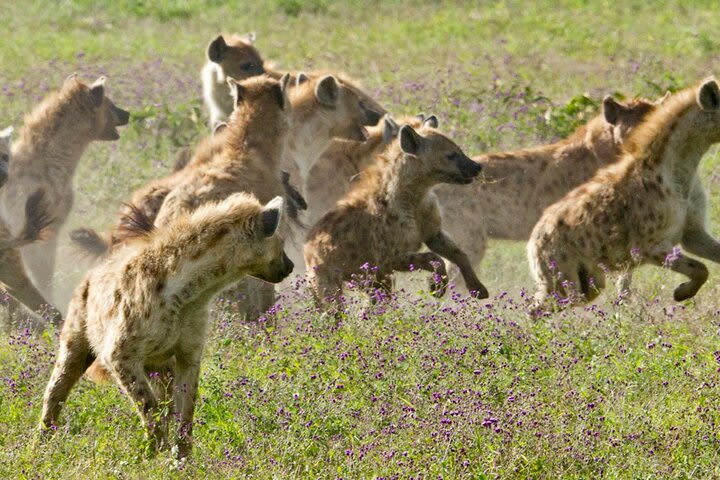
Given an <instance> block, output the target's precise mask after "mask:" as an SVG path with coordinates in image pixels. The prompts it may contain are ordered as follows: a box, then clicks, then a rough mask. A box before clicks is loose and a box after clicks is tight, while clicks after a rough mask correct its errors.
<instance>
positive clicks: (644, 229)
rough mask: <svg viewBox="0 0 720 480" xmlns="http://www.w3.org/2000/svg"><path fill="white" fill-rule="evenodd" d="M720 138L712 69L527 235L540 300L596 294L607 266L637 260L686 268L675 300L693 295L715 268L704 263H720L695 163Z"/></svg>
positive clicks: (719, 92) (630, 265)
mask: <svg viewBox="0 0 720 480" xmlns="http://www.w3.org/2000/svg"><path fill="white" fill-rule="evenodd" d="M717 142H720V88H719V87H718V83H717V81H716V80H715V79H714V78H710V79H707V80H704V81H703V82H701V83H700V84H699V85H697V86H695V87H691V88H688V89H686V90H683V91H681V92H678V93H676V94H674V95H672V96H671V97H670V98H668V99H667V100H666V101H665V102H663V104H662V105H661V106H660V107H658V108H657V109H655V111H653V112H652V113H650V114H649V115H648V116H647V118H646V119H645V120H644V121H643V122H642V123H641V124H640V125H638V126H637V127H635V129H634V130H633V131H632V133H631V134H630V136H629V137H628V138H627V140H626V141H625V143H624V145H623V153H622V155H621V157H620V159H619V160H618V161H617V162H616V163H614V164H611V165H609V166H607V167H605V168H604V169H602V170H600V171H599V172H598V173H597V174H596V175H595V177H594V178H593V179H591V180H590V181H588V182H587V183H585V184H583V185H581V186H579V187H577V188H575V189H574V190H572V191H571V192H570V193H568V194H567V195H566V196H565V197H564V198H562V199H561V200H560V201H558V202H557V203H555V204H553V205H551V206H550V207H548V208H547V209H546V210H545V212H544V213H543V215H542V217H541V218H540V220H539V221H538V223H537V225H535V228H534V229H533V231H532V234H531V235H530V241H529V243H528V258H529V260H530V267H531V270H532V273H533V276H534V277H535V280H536V282H537V286H538V290H539V291H538V300H541V299H543V298H545V297H546V296H547V295H549V294H551V293H553V292H555V293H557V294H558V295H560V296H564V297H571V298H575V297H576V295H577V297H580V299H582V300H585V301H590V300H592V299H593V298H595V297H596V296H597V295H598V294H599V292H600V291H601V290H602V289H603V287H604V286H605V280H604V277H605V272H606V271H624V270H629V271H631V270H632V269H634V268H635V267H636V266H637V265H639V264H645V263H648V264H652V265H657V266H664V267H667V268H670V269H671V270H673V271H676V272H678V273H682V274H684V275H686V276H688V277H689V281H687V282H685V283H682V284H681V285H680V286H678V287H677V288H676V289H675V292H674V298H675V300H676V301H681V300H685V299H687V298H691V297H693V296H694V295H695V294H696V293H697V291H698V290H699V289H700V287H701V286H702V285H703V283H705V281H706V280H707V277H708V270H707V268H706V267H705V265H704V264H702V263H701V262H699V261H697V260H695V259H692V258H689V257H686V256H685V255H683V254H682V253H680V249H679V248H678V247H677V245H678V244H680V245H682V247H683V248H684V249H685V250H686V251H688V252H689V253H691V254H694V255H698V256H700V257H702V258H707V259H709V260H712V261H714V262H720V243H718V241H717V240H715V239H714V238H712V237H711V236H710V234H709V233H708V232H707V227H706V213H707V212H706V204H707V198H706V194H705V191H704V189H703V187H702V185H701V184H700V180H699V178H698V174H697V169H698V164H699V162H700V159H701V158H702V156H703V154H704V153H705V152H707V150H708V149H709V148H710V146H712V145H713V144H715V143H717Z"/></svg>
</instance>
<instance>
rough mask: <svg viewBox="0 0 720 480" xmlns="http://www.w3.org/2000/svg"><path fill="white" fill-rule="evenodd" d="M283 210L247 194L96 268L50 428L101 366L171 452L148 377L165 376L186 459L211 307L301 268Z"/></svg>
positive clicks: (175, 223) (70, 338)
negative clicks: (287, 247)
mask: <svg viewBox="0 0 720 480" xmlns="http://www.w3.org/2000/svg"><path fill="white" fill-rule="evenodd" d="M282 207H283V200H282V198H280V197H277V198H275V199H273V200H272V201H270V202H269V203H268V204H267V205H265V206H262V205H261V204H260V203H259V202H258V201H257V200H256V199H255V198H254V197H253V196H252V195H248V194H245V193H239V194H235V195H231V196H229V197H227V198H226V199H225V200H223V201H221V202H218V203H215V202H210V203H206V204H204V205H203V206H201V207H200V208H198V209H197V210H195V211H194V212H192V213H191V214H187V215H180V216H178V217H177V218H175V219H173V220H172V221H171V222H169V223H168V224H167V225H165V226H164V227H161V228H158V229H153V230H151V231H149V232H139V233H138V235H136V236H135V238H134V239H133V240H132V241H129V242H126V243H125V244H124V245H123V246H122V247H121V248H118V249H114V250H113V251H112V252H111V253H110V255H109V256H108V257H106V258H105V259H104V260H103V261H102V263H101V264H99V265H98V266H97V267H95V268H94V269H92V270H91V271H90V272H89V273H88V274H87V275H86V276H85V279H84V280H83V281H82V282H80V284H79V285H78V287H77V288H76V290H75V293H74V296H73V298H72V300H71V302H70V307H69V309H68V315H67V320H66V322H65V324H64V325H63V329H62V333H61V335H60V350H59V353H58V356H57V361H56V362H55V368H54V369H53V372H52V375H51V377H50V381H49V383H48V385H47V388H46V390H45V396H44V399H43V410H42V417H41V422H40V423H41V429H42V430H43V431H46V432H47V431H48V430H49V429H50V427H52V426H53V425H54V424H55V422H56V421H57V419H58V414H59V413H60V408H61V406H62V404H63V403H64V402H65V400H66V399H67V397H68V394H69V393H70V389H71V388H72V387H73V386H74V385H75V383H77V381H78V380H79V379H80V377H81V376H82V374H83V372H84V371H85V370H86V369H87V367H88V366H89V365H90V364H92V363H93V362H94V361H97V362H99V364H100V366H102V367H103V368H105V369H107V370H108V371H109V372H110V373H111V374H112V376H113V378H114V379H115V381H116V382H117V383H118V384H119V385H120V387H121V388H122V389H123V390H124V391H125V393H127V395H128V396H129V397H130V398H131V400H132V401H133V403H134V404H135V406H137V408H138V412H139V414H140V417H141V420H142V422H143V425H144V427H145V429H146V433H147V435H148V437H149V439H150V441H151V445H152V447H163V446H167V423H168V420H169V418H168V416H162V418H161V412H160V402H161V400H162V399H161V398H158V394H157V393H158V392H156V391H154V390H153V388H152V385H151V383H150V379H149V376H148V373H147V372H154V371H155V372H157V371H163V372H165V374H166V375H168V376H169V377H170V378H171V379H172V394H173V396H172V402H171V403H172V410H173V412H174V414H175V415H176V418H177V419H178V426H177V436H178V447H179V448H178V455H179V456H180V457H185V456H187V455H188V454H189V453H190V449H191V446H192V426H193V413H194V410H195V401H196V395H197V388H198V381H199V375H200V360H201V358H202V351H203V347H204V344H205V338H206V335H207V330H208V326H209V325H208V323H209V320H208V304H209V302H210V300H211V299H212V298H213V296H214V295H215V294H217V293H218V292H219V291H220V290H222V289H223V288H225V287H227V286H229V285H231V284H232V283H234V282H236V281H237V280H239V279H240V278H242V277H244V276H246V275H251V276H255V277H257V278H261V279H263V280H265V281H268V282H279V281H281V280H282V279H283V278H285V277H286V276H287V275H288V274H289V273H290V272H291V271H292V267H293V265H292V262H291V261H290V260H289V259H288V257H287V255H285V252H284V250H283V240H282V237H281V235H280V234H279V233H278V231H279V226H280V224H281V219H282V213H281V212H282ZM134 214H136V215H138V214H139V215H142V213H140V212H139V210H136V211H135V213H134ZM135 223H137V224H143V225H147V224H148V222H147V221H146V220H142V219H140V220H136V221H135ZM155 390H158V389H155ZM159 390H160V392H159V393H160V394H167V393H168V392H167V391H163V389H159Z"/></svg>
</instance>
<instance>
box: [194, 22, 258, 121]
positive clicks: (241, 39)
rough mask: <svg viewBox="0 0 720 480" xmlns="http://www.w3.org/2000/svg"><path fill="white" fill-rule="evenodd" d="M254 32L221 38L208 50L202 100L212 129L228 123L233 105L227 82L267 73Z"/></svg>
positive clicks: (220, 36) (203, 75) (203, 73)
mask: <svg viewBox="0 0 720 480" xmlns="http://www.w3.org/2000/svg"><path fill="white" fill-rule="evenodd" d="M254 43H255V33H248V34H245V35H218V36H217V37H216V38H215V39H214V40H213V41H212V42H210V45H208V48H207V63H205V66H204V67H203V69H202V73H201V76H202V85H203V99H204V100H205V106H206V107H207V109H208V113H209V116H210V128H215V126H216V125H217V124H218V123H220V122H224V121H227V119H228V117H229V116H230V114H231V113H232V111H233V108H234V103H233V99H232V96H231V94H230V89H229V88H228V83H227V80H228V78H231V79H233V80H235V81H238V82H239V81H242V80H245V79H246V78H250V77H255V76H257V75H262V74H263V73H265V68H264V67H263V64H264V63H265V62H264V61H263V59H262V57H261V56H260V53H259V52H258V51H257V49H256V48H255V47H254V45H253V44H254Z"/></svg>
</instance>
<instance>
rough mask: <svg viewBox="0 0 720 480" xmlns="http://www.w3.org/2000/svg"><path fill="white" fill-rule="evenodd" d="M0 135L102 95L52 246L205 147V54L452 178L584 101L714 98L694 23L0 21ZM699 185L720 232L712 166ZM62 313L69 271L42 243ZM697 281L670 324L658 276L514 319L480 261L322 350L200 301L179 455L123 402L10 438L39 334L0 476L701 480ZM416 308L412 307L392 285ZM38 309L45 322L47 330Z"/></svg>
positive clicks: (655, 11)
mask: <svg viewBox="0 0 720 480" xmlns="http://www.w3.org/2000/svg"><path fill="white" fill-rule="evenodd" d="M0 12H2V13H1V14H0V30H1V31H2V32H3V38H4V39H5V41H4V42H3V44H2V47H0V112H2V114H3V118H2V119H0V128H2V127H4V126H5V125H6V124H12V125H14V126H15V127H16V128H19V127H20V125H21V122H22V116H23V114H24V113H26V112H27V111H29V110H30V109H31V108H32V106H33V105H34V104H36V103H37V102H38V100H39V99H40V98H41V97H42V96H43V95H45V94H46V93H47V92H48V91H49V90H51V89H55V88H57V87H58V86H59V85H61V84H62V82H63V80H64V78H65V77H66V76H67V75H69V74H70V73H72V72H78V73H79V74H80V75H81V77H82V78H84V79H86V80H93V79H94V78H96V77H97V76H99V75H101V74H102V75H107V76H108V78H109V79H108V83H107V91H108V93H109V95H110V97H111V98H113V99H114V100H115V101H116V103H117V104H118V105H119V106H121V107H123V108H127V109H129V110H131V111H132V119H131V125H129V126H128V127H125V128H124V129H123V130H122V132H121V135H122V138H121V140H120V141H119V142H116V143H106V144H95V145H93V146H91V147H90V149H89V150H88V152H87V153H86V154H85V156H84V158H83V160H82V164H81V166H80V168H79V171H78V175H77V181H76V188H77V200H76V205H75V210H74V213H73V216H72V218H71V220H70V223H69V225H68V228H74V227H77V226H81V225H82V226H91V227H95V228H105V227H106V226H108V225H109V224H110V222H111V221H112V220H113V215H114V212H115V211H116V209H117V208H118V207H119V206H120V203H121V202H122V201H123V200H125V199H126V198H127V194H128V193H129V192H130V191H132V190H133V189H134V188H137V187H138V186H140V185H142V184H144V183H145V182H147V181H148V180H150V179H153V178H156V177H158V176H161V175H163V174H164V173H166V172H167V171H168V170H169V168H170V166H171V165H172V163H173V161H174V160H175V156H176V155H177V153H178V151H179V149H180V148H182V147H183V146H185V145H188V144H193V143H194V142H195V141H197V140H198V139H199V138H201V137H202V136H203V135H204V134H205V133H206V131H207V127H206V118H205V116H204V112H203V108H202V102H201V100H200V78H199V71H200V67H201V66H202V63H203V61H204V49H205V46H206V44H207V42H208V41H209V40H210V39H211V38H212V36H213V35H215V34H217V33H218V32H223V31H225V32H233V31H237V32H239V33H242V32H245V31H249V30H255V31H256V32H257V34H258V40H257V46H258V48H259V50H260V51H261V53H262V54H263V55H264V56H265V57H266V58H268V59H270V60H273V61H274V62H276V64H278V65H279V66H281V67H287V68H289V69H307V70H312V69H316V68H322V67H330V68H335V69H338V70H342V71H346V72H347V73H348V74H350V75H352V76H354V77H356V78H358V79H359V80H361V81H362V83H363V84H364V86H365V87H366V88H367V90H368V91H370V92H372V93H373V94H374V95H375V96H376V97H377V98H378V100H379V101H381V102H382V103H383V104H384V105H385V106H386V107H387V108H388V110H390V111H392V112H396V113H397V114H413V113H417V112H421V111H422V112H425V113H434V114H436V115H438V117H439V119H440V122H441V128H442V129H443V130H445V131H447V132H448V133H450V134H451V135H452V136H453V137H454V138H456V139H457V141H458V143H459V144H461V145H462V146H463V147H464V148H465V150H466V151H467V152H468V153H469V154H479V153H482V152H484V151H488V150H502V149H510V148H518V147H524V146H531V145H534V144H537V143H541V142H547V141H551V140H554V139H556V138H559V137H561V136H564V135H566V134H568V133H569V132H570V131H572V130H573V129H574V128H575V127H576V126H577V125H578V124H579V123H581V122H583V121H584V120H586V119H587V118H588V116H589V115H592V114H593V113H594V112H595V111H596V109H597V107H598V105H599V104H600V102H601V99H602V97H603V96H604V95H605V94H607V93H616V94H618V97H619V98H620V96H624V97H633V96H636V95H641V96H646V97H650V98H655V97H658V96H661V95H662V94H663V93H664V92H665V91H666V90H668V89H669V90H675V89H678V88H682V87H684V86H686V85H688V84H690V83H693V82H695V81H697V80H699V79H700V78H703V77H706V76H708V75H712V74H713V73H716V72H713V71H712V70H711V69H712V68H713V66H714V65H715V63H716V62H715V60H716V59H717V55H718V49H719V47H720V40H718V37H717V32H718V31H720V4H718V3H717V2H713V1H709V0H694V1H690V2H687V1H686V2H681V1H678V0H675V1H668V2H655V3H653V2H644V1H640V0H629V1H626V2H609V1H585V0H561V1H550V0H537V1H500V2H486V1H481V2H445V1H431V0H425V1H420V2H399V1H393V0H390V1H382V2H381V1H370V2H361V1H358V0H340V1H335V2H331V1H326V0H311V1H308V2H306V1H299V0H258V1H255V2H240V3H238V2H220V1H218V0H211V1H200V0H185V1H181V0H164V1H162V2H150V1H139V0H117V1H109V0H101V1H89V0H79V1H63V2H49V1H35V2H11V1H9V0H0ZM701 171H702V176H703V180H704V183H705V185H706V186H707V189H708V191H709V192H710V194H711V203H712V205H713V207H714V208H713V209H712V210H711V215H710V217H711V218H710V221H711V224H712V225H714V227H713V230H712V231H713V232H714V233H715V234H720V227H718V225H720V197H718V195H717V194H716V192H718V191H720V189H718V183H719V182H720V172H719V171H718V157H717V152H716V150H713V151H711V153H710V154H709V155H708V156H707V158H706V159H704V161H703V164H702V166H701ZM60 255H61V262H60V269H59V271H58V273H57V286H58V290H59V294H60V297H61V298H62V299H63V302H64V304H66V302H67V299H68V298H69V294H70V291H71V290H72V288H73V286H74V285H75V283H76V282H77V281H78V279H79V278H80V275H81V274H82V272H83V269H84V268H85V267H86V265H85V264H84V263H83V262H81V261H78V258H77V257H76V255H75V254H74V251H73V250H72V248H71V247H70V246H69V242H68V240H67V238H66V236H65V235H63V237H62V238H61V252H60ZM719 274H720V269H718V268H717V267H716V266H711V279H710V281H709V282H708V284H707V285H706V286H705V287H704V288H703V289H702V290H701V292H700V294H699V295H698V297H697V298H696V299H695V300H694V301H692V302H688V303H686V304H683V305H678V304H675V303H673V302H672V298H671V294H670V292H671V291H672V289H673V288H674V286H675V285H677V283H678V282H679V281H680V277H679V276H676V275H674V274H672V273H670V272H666V271H663V270H660V269H652V268H648V269H643V270H641V271H640V272H638V274H637V275H636V280H637V281H636V283H635V285H636V287H637V295H636V297H635V298H633V299H625V300H621V301H618V300H617V299H616V298H614V292H613V289H612V288H610V289H608V292H607V293H606V294H604V295H603V296H602V297H601V298H600V299H599V303H598V304H597V305H595V306H591V307H587V308H577V309H574V310H572V311H567V312H564V313H561V314H557V315H553V316H550V317H548V318H543V319H541V320H537V321H531V320H529V319H528V318H527V315H526V310H527V305H526V300H525V297H524V294H523V293H522V292H523V291H522V290H521V289H523V288H525V289H528V290H532V285H531V282H530V280H529V277H528V273H527V266H526V260H525V250H524V245H522V244H516V243H513V244H510V243H500V242H498V243H495V244H493V245H492V246H491V248H490V250H489V252H488V256H487V258H486V260H485V262H484V263H483V268H482V270H481V279H482V280H483V282H484V283H485V284H486V285H487V286H488V287H489V288H490V289H491V292H492V294H493V295H494V298H493V299H491V301H488V302H484V301H483V302H466V301H461V303H460V304H456V303H454V302H452V301H451V300H450V296H448V298H447V299H445V300H444V301H443V302H442V303H437V302H435V301H434V300H431V299H429V298H428V297H426V296H425V295H424V294H423V293H421V292H417V291H416V290H417V289H415V288H412V287H409V290H410V291H409V292H407V293H401V294H399V295H398V298H397V299H394V300H392V301H391V302H390V303H388V304H387V305H383V306H381V307H376V310H374V311H365V306H364V304H363V306H356V307H354V309H353V310H352V312H353V313H352V314H351V315H349V316H348V318H346V319H345V320H344V321H343V322H342V324H341V325H340V326H339V327H335V326H334V325H333V322H332V321H331V320H330V319H327V318H326V317H324V316H322V315H320V314H318V313H317V312H315V311H314V310H312V309H311V308H310V307H309V301H308V298H307V296H306V295H305V293H304V292H303V289H302V288H299V289H298V290H297V291H295V290H292V291H291V292H289V293H288V296H289V298H286V299H284V300H283V301H282V302H281V306H280V308H278V313H277V314H276V315H275V316H273V317H272V318H268V319H267V322H263V323H260V324H247V323H244V322H243V321H241V320H240V319H238V318H237V316H236V315H234V314H233V308H232V305H229V304H228V303H227V302H224V301H221V302H219V303H218V305H217V306H216V308H215V310H214V315H213V317H214V318H215V328H214V334H213V336H212V338H211V340H210V342H209V343H208V347H207V351H206V354H205V362H204V365H203V368H204V371H203V374H202V381H201V386H200V399H199V404H198V410H197V415H196V419H197V426H196V428H195V436H196V447H195V451H194V456H193V457H192V459H191V460H190V461H189V462H188V463H187V464H182V465H181V464H178V463H177V462H175V461H174V460H173V459H172V455H171V454H169V453H167V452H163V453H160V454H159V455H158V456H157V457H155V458H149V457H148V456H147V455H146V454H145V453H144V446H145V443H144V440H143V438H142V433H141V428H140V424H139V420H138V418H137V415H136V414H135V412H134V410H133V407H132V406H131V405H130V402H129V401H128V400H127V399H126V398H125V397H124V396H123V395H122V394H121V393H120V392H119V391H118V389H117V387H115V386H114V385H104V386H96V385H92V384H90V383H89V382H87V381H82V382H81V383H80V385H79V386H78V387H77V388H76V389H75V390H74V391H73V393H72V394H71V397H70V399H69V401H68V405H67V408H66V409H65V410H64V412H63V423H62V424H61V426H60V428H59V431H58V432H57V433H56V435H55V436H54V437H53V438H52V439H51V440H49V441H47V442H44V443H40V442H38V441H37V440H38V439H37V438H36V435H35V433H34V429H35V425H36V422H37V419H38V417H39V412H40V402H41V399H42V392H43V389H44V386H45V383H46V381H47V378H48V376H49V372H50V368H51V365H52V362H53V359H54V353H55V347H56V345H57V341H56V336H55V332H46V333H45V335H44V336H43V337H41V338H37V337H32V336H30V335H28V334H26V333H23V332H13V334H12V335H3V336H2V337H0V478H20V479H24V478H89V477H92V478H142V479H147V478H168V477H172V476H177V477H179V478H243V477H247V476H253V477H257V478H273V477H274V478H293V477H298V478H318V477H320V478H335V477H343V478H372V477H385V478H391V477H394V476H395V475H397V476H399V478H408V477H415V478H417V477H423V478H430V477H433V478H437V477H438V476H442V478H462V477H467V478H488V479H489V478H548V479H551V478H561V477H562V478H601V477H605V478H623V479H624V478H638V479H640V478H643V479H645V478H714V477H718V476H720V467H718V465H720V462H719V458H718V457H719V453H720V435H719V434H718V424H719V423H720V415H719V414H718V402H719V400H720V398H719V397H720V390H719V388H718V381H720V379H719V375H720V374H719V373H718V370H719V368H720V353H718V352H717V351H716V350H720V348H718V346H717V345H718V340H720V338H719V328H720V321H719V320H718V319H719V318H720V317H719V316H718V313H720V307H718V302H717V298H718V295H719V294H720V290H719V289H718V287H717V282H715V281H714V280H715V279H717V278H718V275H719ZM413 285H414V284H413ZM64 304H63V303H61V304H60V306H61V307H64Z"/></svg>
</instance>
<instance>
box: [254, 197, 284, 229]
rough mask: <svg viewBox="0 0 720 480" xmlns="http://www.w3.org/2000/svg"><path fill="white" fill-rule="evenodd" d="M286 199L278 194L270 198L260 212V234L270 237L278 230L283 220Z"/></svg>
mask: <svg viewBox="0 0 720 480" xmlns="http://www.w3.org/2000/svg"><path fill="white" fill-rule="evenodd" d="M284 203H285V200H284V199H283V197H280V196H277V197H275V198H273V199H272V200H270V201H269V202H268V203H267V205H265V206H264V207H263V209H262V211H261V212H260V217H259V219H258V221H259V227H260V234H261V235H262V236H263V237H265V238H270V237H272V236H273V235H275V233H276V232H277V230H278V227H279V226H280V222H281V221H282V210H283V205H284Z"/></svg>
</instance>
